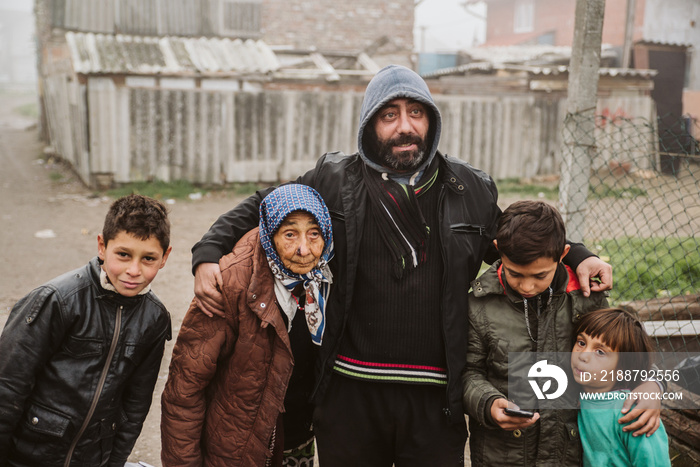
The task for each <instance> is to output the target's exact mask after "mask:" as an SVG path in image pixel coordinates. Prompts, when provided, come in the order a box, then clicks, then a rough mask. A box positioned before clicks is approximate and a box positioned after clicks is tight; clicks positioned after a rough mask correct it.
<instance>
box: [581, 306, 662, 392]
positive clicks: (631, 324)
mask: <svg viewBox="0 0 700 467" xmlns="http://www.w3.org/2000/svg"><path fill="white" fill-rule="evenodd" d="M581 333H586V334H588V335H589V336H591V337H599V338H600V339H601V340H602V341H603V342H605V344H606V345H607V346H608V347H610V348H611V349H613V350H614V351H615V352H619V353H620V359H619V361H618V364H617V365H618V366H617V369H618V370H649V369H650V368H651V364H652V360H651V353H652V352H654V344H653V342H652V340H651V338H650V337H649V335H648V334H647V332H646V330H645V329H644V325H643V324H642V323H641V322H640V321H639V320H638V319H637V318H635V317H634V316H632V314H630V313H629V312H627V311H626V310H623V309H622V308H604V309H602V310H596V311H592V312H590V313H586V314H584V315H583V317H582V318H581V321H579V323H578V325H577V326H576V330H575V331H574V339H575V338H576V336H578V335H579V334H581ZM625 383H629V384H627V385H626V384H625ZM638 383H639V381H636V382H635V381H629V382H626V381H619V382H618V384H617V386H616V388H618V389H619V388H626V389H632V387H633V386H636V385H637V384H638Z"/></svg>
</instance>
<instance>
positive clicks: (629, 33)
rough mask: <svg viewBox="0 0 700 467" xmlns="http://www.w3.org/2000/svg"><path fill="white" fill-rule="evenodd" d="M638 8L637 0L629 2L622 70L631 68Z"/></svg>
mask: <svg viewBox="0 0 700 467" xmlns="http://www.w3.org/2000/svg"><path fill="white" fill-rule="evenodd" d="M636 8H637V0H627V13H626V14H625V43H624V44H623V46H622V64H621V65H620V66H621V67H622V68H629V67H630V56H631V55H632V38H633V37H634V13H635V10H636Z"/></svg>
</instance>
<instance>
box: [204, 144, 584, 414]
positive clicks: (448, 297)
mask: <svg viewBox="0 0 700 467" xmlns="http://www.w3.org/2000/svg"><path fill="white" fill-rule="evenodd" d="M436 157H438V158H439V164H440V166H439V177H440V178H439V182H438V183H436V184H435V186H434V187H432V188H431V190H433V189H437V190H440V194H439V206H438V209H439V214H438V216H439V219H440V222H439V228H438V234H439V235H440V242H441V245H442V258H443V262H444V267H445V269H444V272H443V276H442V297H443V299H442V329H443V332H444V336H445V355H446V357H447V366H448V378H449V379H448V385H447V398H448V401H449V405H448V407H445V414H446V415H447V416H448V417H449V418H450V419H451V420H452V421H454V422H460V423H463V420H464V418H463V417H464V411H463V409H462V383H461V379H460V376H461V373H462V370H463V368H464V365H465V357H466V354H467V306H468V303H467V301H468V292H469V284H470V282H471V281H472V280H474V279H475V278H476V275H477V274H478V272H479V268H480V266H481V262H482V260H485V261H487V262H489V263H491V262H493V261H495V260H496V259H497V252H496V250H495V248H493V244H492V239H493V238H494V235H495V229H496V227H497V223H498V219H499V216H500V214H501V210H500V209H499V208H498V206H497V204H496V200H497V196H498V195H497V190H496V186H495V184H494V182H493V180H491V178H490V177H489V176H488V175H486V174H485V173H484V172H482V171H480V170H477V169H475V168H473V167H472V166H470V165H469V164H467V163H465V162H463V161H460V160H458V159H454V158H451V157H447V156H443V155H442V154H440V153H438V154H437V155H436ZM362 164H363V161H362V160H361V158H360V156H359V155H358V154H353V155H351V156H346V155H345V154H342V153H338V152H335V153H328V154H326V155H324V156H323V157H321V159H319V161H318V163H317V164H316V167H315V168H314V169H313V170H311V171H309V172H307V173H306V174H305V175H303V176H301V177H299V179H297V183H303V184H306V185H309V186H311V187H313V188H315V189H316V190H317V191H318V192H319V193H320V194H321V196H322V197H323V199H324V200H325V202H326V205H327V206H328V210H329V211H330V214H331V218H332V221H333V239H334V243H335V258H334V259H333V260H332V261H331V262H330V266H331V270H332V271H333V278H334V279H333V288H332V290H331V293H330V297H329V301H328V304H327V308H326V315H327V323H328V324H327V327H326V331H325V334H324V337H323V345H322V347H321V357H322V358H321V362H320V364H321V368H319V370H320V375H321V377H320V379H319V381H318V382H317V386H316V390H315V391H314V395H315V397H316V398H318V397H320V396H321V395H322V394H323V391H324V389H325V386H326V385H327V383H328V380H329V376H330V374H331V369H332V367H333V362H334V361H335V357H336V353H337V351H338V347H339V343H340V340H341V339H342V336H343V331H344V328H345V322H346V319H347V316H348V312H349V310H350V307H351V303H352V298H353V291H354V281H355V273H356V270H357V258H358V251H359V247H360V236H361V234H362V231H363V223H364V220H365V215H366V212H367V203H368V202H369V200H368V199H367V189H366V187H365V185H364V182H363V181H362ZM271 190H272V188H270V189H267V190H263V191H259V192H258V193H256V194H255V195H253V196H251V197H249V198H248V199H246V200H245V201H243V202H242V203H241V204H239V205H238V206H237V207H235V208H234V209H232V210H231V211H229V212H227V213H225V214H223V215H222V216H221V217H219V219H218V220H217V221H216V222H215V223H214V225H213V226H212V227H211V229H210V230H209V231H208V232H207V233H206V234H205V235H204V237H202V240H201V241H199V242H198V243H197V244H196V245H195V246H194V247H193V248H192V253H193V256H192V262H193V266H194V267H196V266H197V265H199V264H200V263H206V262H210V263H213V262H218V261H219V258H220V257H221V256H223V255H224V254H225V253H228V252H230V251H231V249H232V248H233V245H234V244H235V242H236V241H237V240H238V239H239V238H241V237H242V236H243V235H244V234H245V233H246V232H247V231H248V230H250V229H252V228H254V227H256V226H257V223H258V206H259V204H260V201H261V200H262V199H263V198H264V197H265V195H267V194H268V193H269V192H270V191H271ZM574 250H575V251H576V252H580V254H577V253H576V252H575V253H574V254H573V255H572V254H571V253H570V254H569V255H567V258H568V261H567V262H568V263H569V264H573V265H574V266H575V265H577V264H578V262H580V260H581V259H582V258H585V257H586V256H589V253H588V252H587V250H585V248H580V249H574ZM569 256H571V258H569Z"/></svg>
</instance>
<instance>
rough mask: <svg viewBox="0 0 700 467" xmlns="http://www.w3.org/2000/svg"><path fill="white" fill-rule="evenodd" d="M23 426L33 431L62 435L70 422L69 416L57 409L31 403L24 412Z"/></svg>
mask: <svg viewBox="0 0 700 467" xmlns="http://www.w3.org/2000/svg"><path fill="white" fill-rule="evenodd" d="M23 423H24V428H25V429H27V430H29V431H31V432H35V433H41V434H44V435H51V436H56V437H59V438H60V437H62V436H63V435H65V434H66V429H67V428H68V425H69V424H70V417H69V416H68V415H66V414H64V413H62V412H59V411H58V410H54V409H49V408H48V407H43V406H41V405H37V404H32V405H30V406H29V408H28V409H27V410H26V411H25V413H24V421H23Z"/></svg>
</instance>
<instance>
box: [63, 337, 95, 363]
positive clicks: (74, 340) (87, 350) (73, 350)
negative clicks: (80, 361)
mask: <svg viewBox="0 0 700 467" xmlns="http://www.w3.org/2000/svg"><path fill="white" fill-rule="evenodd" d="M63 350H64V351H65V352H66V353H67V354H68V355H70V356H71V357H74V358H88V357H95V356H98V355H101V354H102V341H100V340H98V339H83V338H80V337H74V336H71V337H69V338H68V339H67V340H66V342H65V343H64V344H63Z"/></svg>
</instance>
